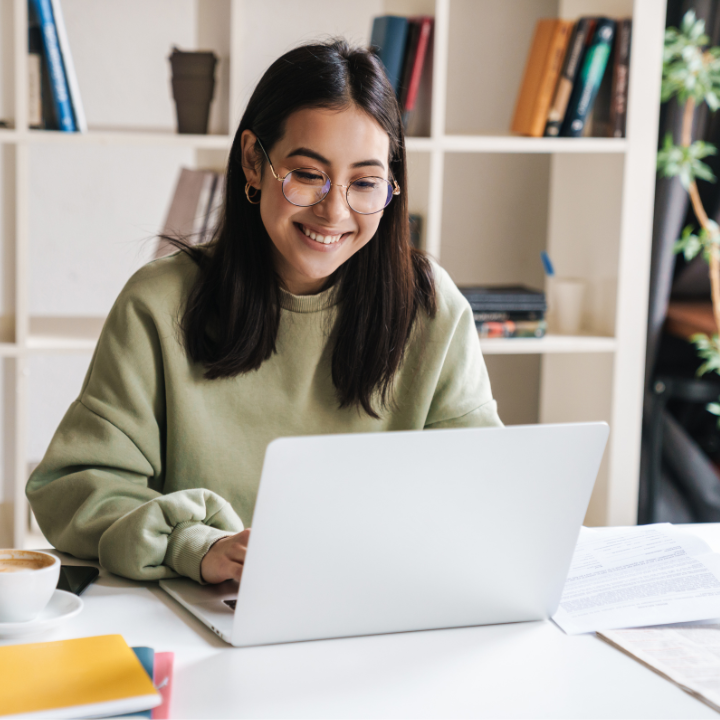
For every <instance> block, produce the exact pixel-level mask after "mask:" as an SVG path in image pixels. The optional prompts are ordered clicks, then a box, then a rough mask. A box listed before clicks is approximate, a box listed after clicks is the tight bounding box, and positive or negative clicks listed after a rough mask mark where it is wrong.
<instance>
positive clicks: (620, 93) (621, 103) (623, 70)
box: [610, 19, 632, 138]
mask: <svg viewBox="0 0 720 720" xmlns="http://www.w3.org/2000/svg"><path fill="white" fill-rule="evenodd" d="M631 38H632V20H630V19H625V20H620V21H619V22H618V27H617V40H616V48H617V49H616V51H615V66H614V67H613V83H612V91H611V96H610V97H611V99H610V133H611V135H612V137H618V138H621V137H625V120H626V118H627V96H628V78H629V76H630V43H631Z"/></svg>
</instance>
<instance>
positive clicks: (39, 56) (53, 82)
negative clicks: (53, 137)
mask: <svg viewBox="0 0 720 720" xmlns="http://www.w3.org/2000/svg"><path fill="white" fill-rule="evenodd" d="M28 20H29V28H28V101H29V104H28V124H29V125H30V127H32V128H44V129H45V130H62V131H63V132H86V131H87V122H86V120H85V111H84V110H83V105H82V101H81V100H80V89H79V87H78V82H77V76H76V75H75V67H74V65H73V61H72V55H71V54H70V44H69V43H68V37H67V32H66V30H65V22H64V20H63V14H62V8H61V7H60V0H30V2H29V8H28Z"/></svg>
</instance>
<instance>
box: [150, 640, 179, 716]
mask: <svg viewBox="0 0 720 720" xmlns="http://www.w3.org/2000/svg"><path fill="white" fill-rule="evenodd" d="M174 659H175V653H171V652H161V653H157V652H156V653H155V667H154V668H153V685H155V689H156V690H157V691H158V692H159V693H160V695H161V696H162V704H160V705H158V706H157V707H156V708H153V711H152V717H153V720H168V719H169V717H170V698H171V696H172V676H173V660H174Z"/></svg>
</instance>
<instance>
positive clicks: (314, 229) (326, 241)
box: [293, 222, 352, 252]
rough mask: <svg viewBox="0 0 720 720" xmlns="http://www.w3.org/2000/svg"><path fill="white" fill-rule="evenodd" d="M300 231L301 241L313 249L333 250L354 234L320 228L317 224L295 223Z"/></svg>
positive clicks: (321, 250)
mask: <svg viewBox="0 0 720 720" xmlns="http://www.w3.org/2000/svg"><path fill="white" fill-rule="evenodd" d="M293 225H294V226H295V228H296V230H298V231H299V234H300V236H301V237H300V239H301V241H302V242H303V243H304V244H305V245H306V246H308V247H310V248H311V249H312V250H319V251H320V252H331V251H333V250H337V249H339V248H340V246H342V245H343V243H344V242H345V241H346V240H347V239H348V238H349V237H350V236H351V235H352V233H351V232H338V231H331V230H329V229H328V230H325V229H320V228H319V227H318V226H316V225H305V224H304V223H297V222H296V223H293Z"/></svg>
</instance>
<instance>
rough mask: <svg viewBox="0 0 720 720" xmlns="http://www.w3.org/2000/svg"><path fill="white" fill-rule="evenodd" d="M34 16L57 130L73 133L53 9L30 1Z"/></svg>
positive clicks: (43, 0)
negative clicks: (40, 36) (43, 54)
mask: <svg viewBox="0 0 720 720" xmlns="http://www.w3.org/2000/svg"><path fill="white" fill-rule="evenodd" d="M30 2H31V3H32V5H33V7H34V9H35V15H36V17H37V19H38V23H39V25H40V30H41V32H42V38H43V48H44V50H45V58H46V61H47V65H48V70H49V77H50V87H51V91H52V100H53V106H54V110H55V115H56V117H57V120H58V126H59V129H60V130H62V131H63V132H75V130H77V127H76V125H75V118H74V116H73V110H72V104H71V102H70V91H69V89H68V84H67V78H66V76H65V67H64V65H63V59H62V54H61V52H60V45H59V42H58V35H57V27H56V25H55V19H54V16H53V9H52V4H51V1H50V0H30Z"/></svg>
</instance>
